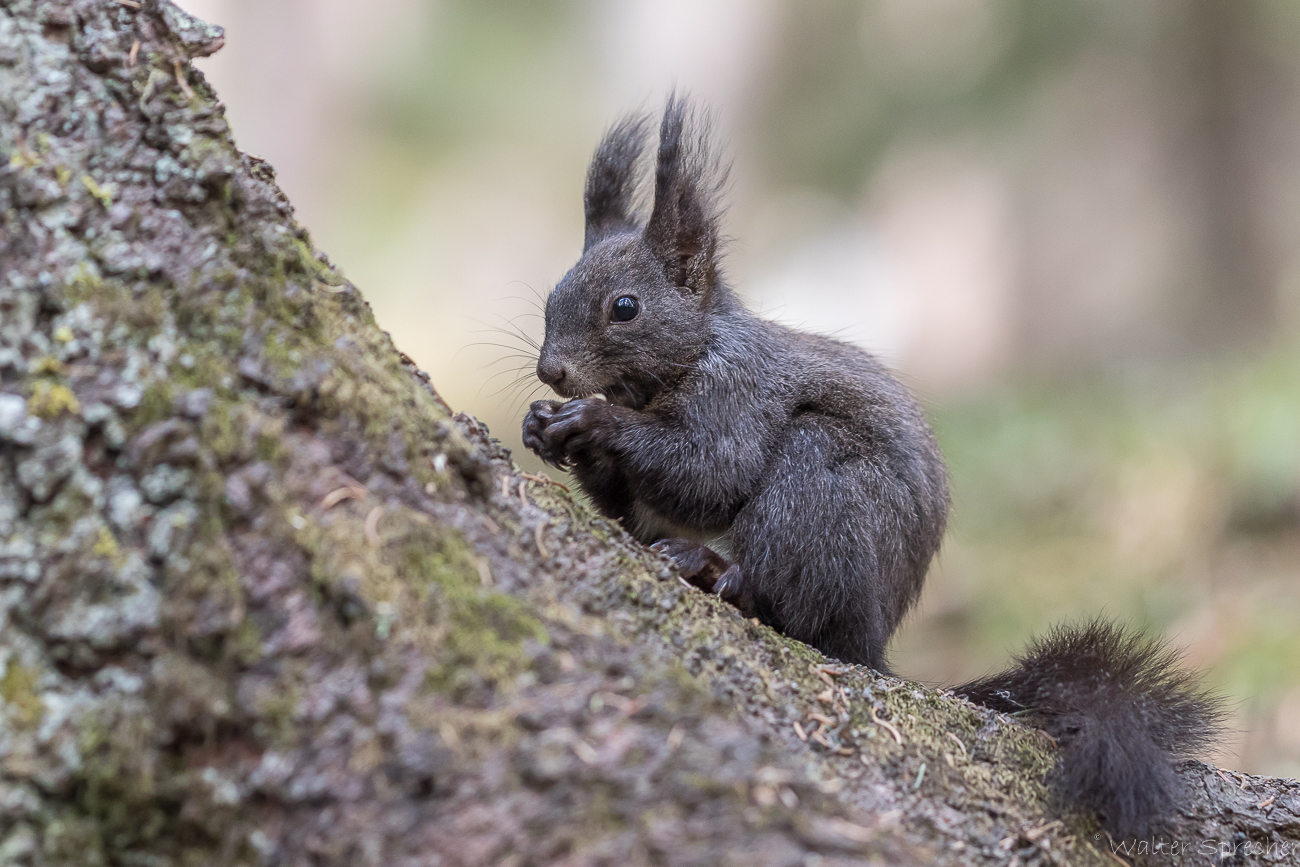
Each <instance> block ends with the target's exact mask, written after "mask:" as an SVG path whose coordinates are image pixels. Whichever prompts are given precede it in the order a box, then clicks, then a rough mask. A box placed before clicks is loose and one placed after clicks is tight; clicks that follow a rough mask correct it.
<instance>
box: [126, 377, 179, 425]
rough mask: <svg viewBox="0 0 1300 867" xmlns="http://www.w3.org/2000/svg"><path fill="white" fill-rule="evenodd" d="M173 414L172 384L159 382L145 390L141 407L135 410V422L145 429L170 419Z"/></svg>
mask: <svg viewBox="0 0 1300 867" xmlns="http://www.w3.org/2000/svg"><path fill="white" fill-rule="evenodd" d="M171 413H172V387H171V383H169V382H166V381H165V380H158V381H155V382H151V383H150V384H149V386H148V388H146V389H145V390H144V395H143V396H142V397H141V398H140V406H139V407H137V408H136V410H135V415H134V420H135V421H136V422H137V423H138V424H139V425H140V427H145V426H147V425H151V424H153V423H154V422H158V421H162V420H164V419H166V418H169V417H170V416H171Z"/></svg>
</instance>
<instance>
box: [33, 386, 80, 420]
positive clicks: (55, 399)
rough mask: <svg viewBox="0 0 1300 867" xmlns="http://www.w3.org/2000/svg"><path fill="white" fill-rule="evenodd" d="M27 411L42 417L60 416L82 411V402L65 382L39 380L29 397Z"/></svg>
mask: <svg viewBox="0 0 1300 867" xmlns="http://www.w3.org/2000/svg"><path fill="white" fill-rule="evenodd" d="M27 411H28V412H30V413H31V414H32V415H34V416H38V417H40V418H58V417H59V416H61V415H63V414H64V413H65V412H66V413H69V414H71V415H76V414H77V413H79V412H81V403H80V402H79V401H78V400H77V396H76V395H75V394H73V393H72V389H70V388H68V387H67V386H66V385H64V384H63V383H59V382H50V381H48V380H38V381H37V383H36V384H35V385H34V386H32V396H31V397H29V398H28V399H27Z"/></svg>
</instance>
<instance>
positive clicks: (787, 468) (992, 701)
mask: <svg viewBox="0 0 1300 867" xmlns="http://www.w3.org/2000/svg"><path fill="white" fill-rule="evenodd" d="M706 127H707V125H706V124H704V123H703V122H701V120H700V119H699V117H698V116H697V115H696V114H695V113H694V112H692V110H691V109H690V107H689V105H688V104H687V102H686V101H685V100H684V99H681V98H678V97H676V96H674V97H671V98H670V99H669V101H668V105H667V108H666V110H665V112H664V115H663V121H662V124H661V126H660V132H659V146H658V154H657V158H656V162H655V172H654V201H653V205H652V207H651V210H650V214H649V217H648V219H647V220H646V221H645V223H644V225H642V224H641V223H640V221H639V219H638V215H637V214H636V212H635V208H634V203H633V198H634V194H635V187H636V181H637V163H638V161H639V159H640V158H641V156H642V154H643V152H644V151H645V149H646V143H647V139H648V138H649V134H650V129H651V124H650V121H649V119H648V118H646V117H644V116H640V115H634V116H630V117H627V118H625V119H623V120H622V121H621V122H619V123H618V124H616V125H615V126H614V127H613V128H611V129H610V130H609V132H608V133H607V134H606V135H605V138H604V140H603V141H602V142H601V143H600V145H599V147H598V148H597V149H596V153H595V156H594V157H593V159H592V162H591V167H590V169H589V170H588V174H587V183H586V191H585V196H584V203H585V215H586V236H585V239H584V242H583V252H582V257H581V258H580V259H579V260H578V263H577V264H576V265H574V266H573V268H572V269H571V270H570V271H569V273H568V274H566V275H565V276H564V278H563V279H562V280H561V281H560V282H559V284H558V285H557V286H556V287H555V289H554V290H553V291H552V292H551V293H550V295H549V296H548V297H547V299H546V336H545V339H544V342H543V345H542V348H541V352H540V355H539V358H538V361H537V376H538V377H539V378H540V379H541V380H542V382H544V383H546V384H547V385H549V386H550V387H551V388H552V389H554V391H555V392H556V393H558V394H559V395H560V396H562V397H564V398H566V399H567V400H566V401H565V402H559V401H552V400H541V401H537V402H535V403H533V404H532V406H531V408H530V410H529V412H528V415H527V417H526V418H525V419H524V425H523V440H524V444H525V446H527V447H528V448H529V449H531V450H532V451H534V452H536V453H537V454H538V455H539V456H540V457H541V458H542V459H543V460H545V461H547V462H549V463H551V464H553V465H555V466H557V467H567V468H570V469H571V470H572V472H573V474H574V475H575V476H576V477H577V480H578V482H579V484H580V485H581V486H582V489H583V491H585V492H586V493H587V495H588V496H589V497H590V498H591V500H592V501H593V502H594V504H595V505H596V507H597V508H598V509H599V510H600V511H601V512H603V513H604V514H605V515H607V516H608V517H610V518H612V519H615V520H617V521H619V522H620V523H622V525H623V526H624V527H625V528H626V529H627V530H628V531H629V532H630V533H631V534H632V535H633V536H635V537H636V538H637V539H638V540H640V541H641V542H643V543H645V544H648V545H650V546H651V547H653V548H654V549H656V550H658V551H660V552H662V553H664V554H666V555H667V556H668V557H670V558H671V559H672V560H673V561H675V563H676V564H677V567H678V569H679V570H680V572H681V574H682V575H683V577H684V578H686V579H687V580H688V581H690V582H691V583H692V584H694V585H695V586H697V587H699V588H700V589H702V590H704V591H706V592H712V593H716V594H717V595H718V596H720V597H721V598H722V599H724V600H725V601H727V602H729V603H731V604H732V605H734V606H735V607H736V608H738V609H739V610H740V611H741V613H742V614H744V615H745V616H747V617H757V618H758V619H759V620H761V621H762V622H764V623H766V624H768V625H770V626H772V627H774V628H775V629H777V630H779V631H781V632H782V633H784V634H786V635H788V636H790V637H791V638H796V639H799V640H801V641H803V642H806V643H807V644H810V645H812V646H813V647H816V648H817V649H819V650H821V651H822V652H823V653H825V654H826V655H827V656H830V657H834V658H837V659H840V660H843V661H845V662H851V663H860V664H863V665H868V666H870V667H872V668H874V669H876V670H878V671H883V672H888V671H889V668H888V665H887V661H886V647H887V645H888V642H889V638H890V636H891V635H893V633H894V630H895V629H896V628H897V627H898V624H899V621H900V620H901V619H902V617H903V616H904V615H905V614H906V613H907V612H908V610H909V609H910V608H911V607H912V606H913V605H914V604H915V602H916V600H917V596H918V595H919V593H920V591H921V585H922V582H923V581H924V579H925V574H926V570H927V569H928V568H929V565H930V561H931V559H932V558H933V557H934V555H935V553H936V552H937V551H938V548H939V544H940V541H941V539H942V537H943V533H944V526H945V524H946V520H947V514H948V506H949V496H948V484H947V471H946V468H945V465H944V461H943V457H942V455H941V454H940V451H939V447H938V444H937V443H936V441H935V438H934V434H933V433H932V432H931V430H930V427H929V425H928V424H927V423H926V420H925V417H924V415H923V413H922V412H921V410H920V408H919V407H918V406H917V404H916V401H915V400H914V399H913V398H912V396H911V395H910V394H909V393H908V391H907V389H906V388H904V387H903V386H902V385H901V384H900V383H899V382H898V380H896V379H895V378H894V377H893V376H892V375H891V374H890V372H889V371H888V370H887V369H886V368H885V366H884V365H883V364H881V363H880V362H879V361H878V360H876V359H875V358H874V357H872V356H871V355H869V354H868V353H866V352H864V351H862V350H861V349H859V348H857V347H855V346H851V345H849V344H846V343H842V342H840V341H837V340H832V339H830V338H827V337H822V336H818V335H814V334H806V333H803V332H800V331H796V330H794V329H791V328H787V327H785V326H782V325H779V324H776V323H774V322H769V321H767V320H764V319H761V318H759V317H758V316H756V315H754V314H753V313H751V312H750V311H748V310H747V309H745V307H744V305H743V304H742V303H741V302H740V300H739V299H738V298H737V296H736V295H735V293H734V292H733V291H732V290H731V288H730V287H729V286H728V285H727V283H726V281H725V279H724V278H723V275H722V272H721V270H720V267H719V228H720V227H719V224H720V214H721V209H720V206H719V196H720V191H721V185H722V182H723V180H722V179H723V177H724V176H725V172H724V171H723V170H722V168H721V166H720V165H719V163H718V161H717V160H716V158H715V157H714V156H712V155H711V153H710V150H709V146H708V136H707V128H706ZM595 395H601V396H603V398H604V399H601V398H598V397H596V396H595ZM953 691H954V692H955V693H957V694H958V695H961V696H964V697H965V698H967V699H969V700H971V701H974V702H976V703H979V704H982V705H984V706H986V707H989V708H992V709H994V710H998V711H1003V712H1008V713H1021V714H1027V715H1030V716H1031V717H1032V719H1033V720H1034V722H1035V723H1036V724H1037V725H1039V726H1040V727H1042V728H1043V729H1045V730H1046V731H1047V732H1048V733H1049V734H1051V735H1052V736H1053V737H1054V738H1056V739H1057V741H1058V742H1059V743H1060V745H1061V756H1060V760H1059V763H1058V766H1057V769H1056V771H1055V772H1054V774H1053V779H1052V786H1053V790H1054V791H1055V793H1056V794H1057V796H1058V797H1059V798H1060V799H1061V801H1062V803H1063V804H1065V805H1066V806H1068V807H1083V808H1092V809H1093V810H1094V811H1095V812H1096V813H1097V814H1098V815H1099V816H1100V817H1101V819H1102V820H1103V822H1104V823H1105V825H1106V827H1107V828H1108V829H1109V830H1111V831H1112V832H1113V833H1117V834H1120V835H1122V836H1129V835H1143V834H1146V833H1147V832H1149V831H1151V830H1153V829H1154V828H1155V827H1157V826H1158V823H1159V819H1160V817H1161V816H1162V815H1168V813H1169V811H1170V810H1171V809H1173V808H1174V806H1175V805H1176V803H1177V802H1178V801H1179V799H1180V796H1181V794H1182V793H1181V791H1180V788H1179V781H1178V777H1177V776H1176V774H1175V771H1174V763H1175V762H1176V761H1177V760H1179V759H1183V758H1188V757H1191V756H1192V755H1194V754H1195V753H1197V752H1198V751H1200V750H1203V749H1204V748H1206V747H1208V746H1209V745H1211V744H1212V743H1213V742H1214V739H1215V738H1216V736H1217V734H1218V730H1219V726H1220V723H1221V720H1222V712H1221V710H1220V707H1219V704H1218V702H1217V700H1216V699H1214V698H1213V697H1212V696H1210V695H1209V694H1208V693H1206V692H1204V691H1202V690H1201V689H1200V688H1199V687H1198V686H1197V685H1196V681H1195V679H1194V678H1193V677H1192V676H1191V675H1189V674H1187V673H1184V672H1182V671H1180V670H1179V669H1178V668H1177V655H1176V654H1174V653H1172V652H1170V651H1168V650H1167V649H1165V647H1164V646H1163V645H1162V644H1161V643H1160V642H1158V641H1155V640H1149V639H1145V638H1142V637H1141V636H1139V635H1136V634H1134V633H1130V632H1128V631H1126V630H1125V629H1124V628H1122V627H1120V626H1117V625H1115V624H1111V623H1107V622H1104V621H1100V620H1096V621H1092V622H1091V623H1087V624H1083V625H1080V626H1058V627H1057V628H1056V629H1055V630H1053V631H1052V632H1051V633H1050V634H1049V635H1048V636H1046V637H1045V638H1042V639H1039V640H1037V641H1035V642H1033V643H1031V645H1030V646H1029V647H1028V649H1027V650H1026V651H1025V653H1024V654H1023V655H1021V656H1019V657H1017V659H1016V665H1015V666H1014V667H1013V668H1011V669H1010V670H1008V671H1007V672H1005V673H1002V674H999V675H995V676H991V677H987V678H983V679H981V680H977V681H974V682H972V683H968V684H964V685H962V686H958V687H955V688H954V689H953Z"/></svg>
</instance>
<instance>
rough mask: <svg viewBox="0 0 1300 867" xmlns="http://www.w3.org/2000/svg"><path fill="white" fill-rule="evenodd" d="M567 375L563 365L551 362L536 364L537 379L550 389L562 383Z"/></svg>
mask: <svg viewBox="0 0 1300 867" xmlns="http://www.w3.org/2000/svg"><path fill="white" fill-rule="evenodd" d="M568 373H569V372H568V371H567V370H565V369H564V365H563V364H560V363H559V362H556V361H551V360H547V361H538V362H537V378H538V379H540V380H541V381H542V382H544V383H546V384H547V385H549V386H550V387H551V388H555V387H556V386H558V385H559V384H560V383H562V382H564V377H566V376H568Z"/></svg>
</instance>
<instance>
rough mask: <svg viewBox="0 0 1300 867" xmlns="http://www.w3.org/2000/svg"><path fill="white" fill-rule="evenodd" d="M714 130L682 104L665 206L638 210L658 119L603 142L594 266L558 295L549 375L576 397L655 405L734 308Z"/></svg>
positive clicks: (664, 185)
mask: <svg viewBox="0 0 1300 867" xmlns="http://www.w3.org/2000/svg"><path fill="white" fill-rule="evenodd" d="M703 126H704V125H703V124H701V123H699V122H697V121H696V119H695V117H694V115H693V114H692V112H691V111H690V108H689V106H688V105H687V103H686V102H685V100H682V99H679V98H678V97H676V96H673V97H670V98H669V100H668V106H667V108H666V109H665V110H664V116H663V123H662V124H661V126H660V131H659V150H658V154H657V158H656V165H655V175H654V179H655V180H654V204H653V206H652V208H651V210H650V216H649V218H648V219H647V220H646V222H645V224H644V225H643V226H642V225H639V224H638V220H637V216H636V214H635V213H634V209H633V202H632V199H633V194H634V192H635V189H636V181H637V173H636V168H637V162H638V159H639V157H640V156H641V153H642V151H643V150H644V149H645V140H646V138H647V137H648V131H649V122H648V121H647V119H646V118H645V117H644V116H642V115H633V116H630V117H627V118H625V119H623V120H622V121H621V122H619V123H618V124H616V125H615V126H614V127H613V128H612V129H611V130H610V131H609V132H608V133H607V134H606V135H605V138H604V139H603V140H602V141H601V143H600V146H599V147H598V148H597V149H596V153H595V156H594V157H592V161H591V167H590V168H589V169H588V171H587V186H586V191H585V194H584V205H585V209H584V210H585V214H586V237H585V239H584V242H583V250H582V258H581V259H579V260H578V263H577V264H576V265H574V266H573V268H572V269H570V271H569V273H567V274H566V275H564V278H563V279H562V280H560V282H559V283H558V284H557V285H556V287H555V288H554V289H553V290H552V291H551V294H550V295H549V296H548V297H547V299H546V337H545V339H544V341H543V343H542V348H541V352H540V353H539V355H538V360H537V377H538V379H540V380H541V381H542V382H544V383H546V384H547V385H549V386H550V387H551V388H552V389H554V390H555V391H556V392H557V393H558V394H560V395H561V396H563V397H566V398H574V397H589V396H592V395H596V394H603V395H604V396H605V397H606V398H607V399H608V400H610V401H611V402H613V403H617V404H621V405H624V406H631V407H634V408H640V407H643V406H644V405H645V404H646V403H648V402H649V401H650V399H651V398H652V397H653V396H654V395H655V394H656V393H657V392H658V391H659V390H660V389H663V388H666V387H667V386H668V384H669V383H671V382H672V381H673V380H675V379H677V378H678V377H679V376H680V375H681V374H682V372H684V371H685V370H687V369H689V368H690V366H691V365H692V363H693V362H694V361H695V360H696V359H697V358H698V357H699V355H700V354H701V353H702V352H703V351H704V347H705V345H706V343H707V342H708V339H709V334H710V331H711V327H712V321H711V320H712V317H713V315H714V314H715V312H716V311H717V310H718V309H720V307H722V306H724V305H726V304H728V302H729V300H730V297H731V296H730V294H729V290H728V289H727V288H726V286H725V285H723V283H722V281H721V279H720V274H719V268H718V223H719V216H720V215H719V211H718V208H717V205H716V199H717V196H718V192H719V188H720V186H721V184H722V180H723V177H724V176H725V172H724V171H722V170H721V169H720V168H719V167H718V166H717V164H716V163H715V161H714V160H713V159H712V158H711V157H710V156H709V152H708V147H707V139H706V136H705V131H704V128H703Z"/></svg>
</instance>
